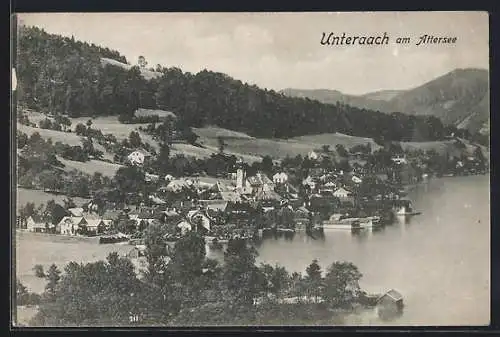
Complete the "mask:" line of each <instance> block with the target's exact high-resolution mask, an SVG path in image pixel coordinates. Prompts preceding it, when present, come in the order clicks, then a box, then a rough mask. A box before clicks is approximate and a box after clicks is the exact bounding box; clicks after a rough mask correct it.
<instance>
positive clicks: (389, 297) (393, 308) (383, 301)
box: [377, 289, 403, 320]
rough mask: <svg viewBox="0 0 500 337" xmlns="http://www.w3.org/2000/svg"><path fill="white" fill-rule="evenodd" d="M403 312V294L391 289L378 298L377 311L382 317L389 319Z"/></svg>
mask: <svg viewBox="0 0 500 337" xmlns="http://www.w3.org/2000/svg"><path fill="white" fill-rule="evenodd" d="M402 312H403V295H401V294H400V293H399V292H398V291H396V290H394V289H391V290H389V291H388V292H386V293H385V294H383V295H381V296H380V297H379V298H378V300H377V313H378V316H379V317H380V318H381V319H384V320H389V319H392V318H395V317H398V316H399V315H401V314H402Z"/></svg>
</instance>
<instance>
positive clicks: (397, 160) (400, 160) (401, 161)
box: [391, 156, 408, 165]
mask: <svg viewBox="0 0 500 337" xmlns="http://www.w3.org/2000/svg"><path fill="white" fill-rule="evenodd" d="M391 160H392V161H393V162H395V163H396V164H399V165H401V164H406V163H408V162H407V160H406V158H405V157H400V156H397V157H392V158H391Z"/></svg>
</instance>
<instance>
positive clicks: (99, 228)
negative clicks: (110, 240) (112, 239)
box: [80, 216, 106, 236]
mask: <svg viewBox="0 0 500 337" xmlns="http://www.w3.org/2000/svg"><path fill="white" fill-rule="evenodd" d="M85 222H86V223H85V224H82V225H80V227H81V231H82V234H85V235H89V236H94V235H99V234H102V233H104V232H105V230H106V224H105V223H104V221H103V220H102V219H101V218H97V217H89V216H86V217H85Z"/></svg>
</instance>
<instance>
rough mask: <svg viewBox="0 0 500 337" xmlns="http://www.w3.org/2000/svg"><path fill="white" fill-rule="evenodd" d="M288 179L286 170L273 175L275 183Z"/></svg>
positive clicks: (281, 182)
mask: <svg viewBox="0 0 500 337" xmlns="http://www.w3.org/2000/svg"><path fill="white" fill-rule="evenodd" d="M287 181H288V175H287V174H286V173H285V172H279V173H276V174H275V175H273V182H274V183H275V184H283V183H285V182H287Z"/></svg>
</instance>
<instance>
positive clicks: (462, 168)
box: [11, 12, 491, 328]
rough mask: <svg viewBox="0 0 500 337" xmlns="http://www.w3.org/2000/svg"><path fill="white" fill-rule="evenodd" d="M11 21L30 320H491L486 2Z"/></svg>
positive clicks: (15, 308) (21, 259)
mask: <svg viewBox="0 0 500 337" xmlns="http://www.w3.org/2000/svg"><path fill="white" fill-rule="evenodd" d="M12 20H13V27H14V29H13V35H12V41H13V43H14V44H13V46H14V47H13V57H12V59H13V60H12V91H11V92H12V113H13V116H15V118H16V121H17V122H16V123H13V124H14V125H13V132H14V133H15V135H16V136H15V141H16V146H15V147H16V149H17V155H16V156H14V157H15V165H16V166H15V171H14V173H13V175H12V178H13V182H14V186H13V193H14V194H15V195H14V196H15V205H14V206H13V208H14V209H15V211H16V214H15V217H13V219H15V221H13V223H12V233H13V235H12V253H13V261H12V263H13V266H12V280H13V281H12V287H13V291H12V307H11V312H12V325H13V326H14V327H75V326H77V327H135V326H142V327H165V328H175V327H207V326H212V327H213V326H215V327H224V326H256V327H257V326H260V327H262V326H274V327H280V326H337V327H338V326H479V325H488V324H489V322H490V287H491V282H490V249H491V248H490V226H491V224H490V199H489V196H490V178H489V177H490V173H489V172H490V96H489V91H490V85H489V25H488V13H487V12H338V13H329V12H293V13H292V12H273V13H266V12H258V13H251V12H247V13H244V12H225V13H208V12H207V13H195V12H186V13H181V12H176V13H173V12H172V13H24V14H17V15H15V16H14V17H13V18H12Z"/></svg>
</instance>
